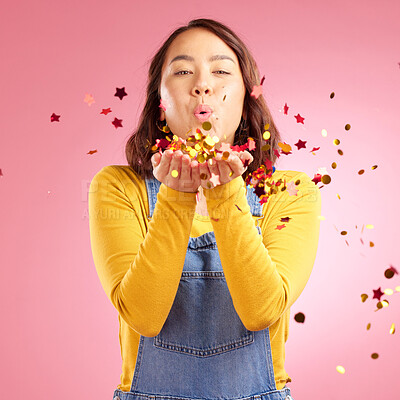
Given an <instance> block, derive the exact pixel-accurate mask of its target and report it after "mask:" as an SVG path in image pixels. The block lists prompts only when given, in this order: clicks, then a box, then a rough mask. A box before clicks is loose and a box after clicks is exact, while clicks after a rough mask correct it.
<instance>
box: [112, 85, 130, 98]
mask: <svg viewBox="0 0 400 400" xmlns="http://www.w3.org/2000/svg"><path fill="white" fill-rule="evenodd" d="M116 89H117V91H116V92H115V94H114V96H116V97H119V99H120V100H122V99H123V98H124V97H125V96H128V95H127V93H126V92H125V87H123V88H116Z"/></svg>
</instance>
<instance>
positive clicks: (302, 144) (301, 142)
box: [295, 139, 307, 150]
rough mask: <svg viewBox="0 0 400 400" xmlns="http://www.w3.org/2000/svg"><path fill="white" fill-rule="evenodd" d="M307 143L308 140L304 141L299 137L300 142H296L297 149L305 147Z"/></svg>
mask: <svg viewBox="0 0 400 400" xmlns="http://www.w3.org/2000/svg"><path fill="white" fill-rule="evenodd" d="M306 143H307V142H303V141H302V140H300V139H299V140H298V142H297V143H296V144H295V146H297V150H300V149H305V148H306Z"/></svg>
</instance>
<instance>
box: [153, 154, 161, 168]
mask: <svg viewBox="0 0 400 400" xmlns="http://www.w3.org/2000/svg"><path fill="white" fill-rule="evenodd" d="M160 160H161V154H160V153H155V154H153V155H152V156H151V164H152V165H153V167H156V166H157V165H158V164H159V163H160Z"/></svg>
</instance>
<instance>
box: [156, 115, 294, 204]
mask: <svg viewBox="0 0 400 400" xmlns="http://www.w3.org/2000/svg"><path fill="white" fill-rule="evenodd" d="M202 128H203V129H204V130H206V131H208V130H210V129H211V123H210V122H209V121H206V122H204V123H203V125H202ZM264 128H265V129H268V128H269V124H266V125H265V127H264ZM165 132H166V133H169V132H170V131H169V130H166V131H165ZM189 132H190V131H189ZM263 138H264V139H265V140H268V139H269V138H270V133H269V132H268V131H267V130H266V131H265V132H264V135H263ZM217 143H219V138H218V137H217V136H214V137H211V136H209V135H205V134H203V133H202V131H201V130H200V129H198V128H197V129H196V133H195V134H194V135H190V136H189V137H188V138H187V139H186V140H185V139H182V138H180V137H178V136H177V135H173V136H172V139H171V138H170V137H169V136H166V138H165V139H156V144H155V145H154V146H152V148H151V150H152V151H159V152H160V153H161V150H164V151H165V150H167V149H170V150H172V151H174V152H175V151H178V150H181V151H182V153H184V154H188V155H189V157H190V159H191V160H196V161H197V162H199V163H204V162H207V161H208V160H209V159H211V158H215V157H216V156H217V154H219V153H222V160H227V159H228V158H229V155H230V154H232V153H233V154H236V155H239V154H240V153H241V152H244V151H246V150H247V149H248V150H254V149H255V148H256V145H255V141H254V139H253V138H251V137H249V138H248V139H247V142H246V143H245V144H243V145H241V146H238V145H236V146H232V145H230V144H229V143H221V145H220V147H219V149H216V148H215V145H216V144H217ZM269 148H270V146H269V145H268V144H267V145H264V146H263V147H262V150H263V151H266V150H268V149H269ZM242 162H243V166H244V167H247V165H248V164H249V160H248V159H246V160H244V161H243V160H242ZM274 172H275V167H273V166H272V163H271V162H270V161H269V160H268V159H267V160H266V163H265V165H261V166H260V167H259V168H258V169H257V170H256V171H254V172H253V173H250V174H248V176H247V178H246V185H250V186H251V187H253V188H255V193H256V195H257V196H258V197H259V198H260V204H263V203H265V202H267V201H268V198H269V196H271V195H273V194H275V193H277V187H278V186H280V185H281V183H282V180H281V179H280V180H278V182H276V183H274V182H272V183H270V182H269V181H267V180H268V179H269V178H270V177H271V176H272V174H273V173H274ZM268 187H269V190H268V192H266V188H268ZM282 187H283V189H282V190H285V188H286V182H285V183H284V185H282Z"/></svg>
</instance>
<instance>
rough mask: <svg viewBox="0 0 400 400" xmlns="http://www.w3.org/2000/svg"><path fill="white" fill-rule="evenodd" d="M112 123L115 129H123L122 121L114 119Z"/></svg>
mask: <svg viewBox="0 0 400 400" xmlns="http://www.w3.org/2000/svg"><path fill="white" fill-rule="evenodd" d="M111 123H112V124H113V125H114V126H115V129H117V128H122V119H118V118H114V121H112V122H111Z"/></svg>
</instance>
